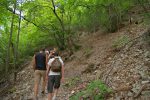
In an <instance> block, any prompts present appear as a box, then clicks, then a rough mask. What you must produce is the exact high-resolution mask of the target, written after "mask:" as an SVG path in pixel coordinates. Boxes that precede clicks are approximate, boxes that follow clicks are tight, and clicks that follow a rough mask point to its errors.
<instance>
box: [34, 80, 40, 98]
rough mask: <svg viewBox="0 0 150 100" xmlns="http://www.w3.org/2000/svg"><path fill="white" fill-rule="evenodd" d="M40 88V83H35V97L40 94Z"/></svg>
mask: <svg viewBox="0 0 150 100" xmlns="http://www.w3.org/2000/svg"><path fill="white" fill-rule="evenodd" d="M38 88H39V86H38V83H37V82H35V84H34V97H35V98H37V95H38Z"/></svg>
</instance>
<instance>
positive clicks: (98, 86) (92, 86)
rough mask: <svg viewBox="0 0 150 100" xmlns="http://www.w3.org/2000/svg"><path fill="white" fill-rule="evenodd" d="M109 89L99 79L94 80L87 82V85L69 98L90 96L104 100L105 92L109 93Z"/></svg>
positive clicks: (74, 99) (75, 98)
mask: <svg viewBox="0 0 150 100" xmlns="http://www.w3.org/2000/svg"><path fill="white" fill-rule="evenodd" d="M110 92H111V89H109V88H108V87H107V86H106V85H105V84H104V83H102V82H101V81H100V80H95V81H93V82H91V83H89V84H88V86H87V87H86V88H85V89H84V90H82V91H80V92H78V93H76V94H74V95H73V96H71V97H70V98H69V100H79V99H80V98H83V99H88V98H91V99H92V100H104V97H105V95H106V94H108V93H110Z"/></svg>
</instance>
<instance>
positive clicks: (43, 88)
mask: <svg viewBox="0 0 150 100" xmlns="http://www.w3.org/2000/svg"><path fill="white" fill-rule="evenodd" d="M45 86H46V80H45V79H43V83H42V91H44V92H45Z"/></svg>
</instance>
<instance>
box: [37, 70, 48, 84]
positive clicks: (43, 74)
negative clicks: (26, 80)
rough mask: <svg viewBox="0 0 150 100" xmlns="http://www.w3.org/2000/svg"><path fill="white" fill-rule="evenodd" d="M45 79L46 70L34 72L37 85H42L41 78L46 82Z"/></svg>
mask: <svg viewBox="0 0 150 100" xmlns="http://www.w3.org/2000/svg"><path fill="white" fill-rule="evenodd" d="M45 77H46V70H35V72H34V81H35V82H36V83H38V84H39V83H40V81H41V78H43V81H45Z"/></svg>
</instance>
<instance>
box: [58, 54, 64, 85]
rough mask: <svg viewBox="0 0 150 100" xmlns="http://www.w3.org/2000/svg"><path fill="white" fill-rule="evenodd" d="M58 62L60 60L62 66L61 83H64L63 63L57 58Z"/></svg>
mask: <svg viewBox="0 0 150 100" xmlns="http://www.w3.org/2000/svg"><path fill="white" fill-rule="evenodd" d="M59 60H60V62H61V65H62V67H61V81H62V82H64V62H63V60H62V59H61V57H59Z"/></svg>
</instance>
